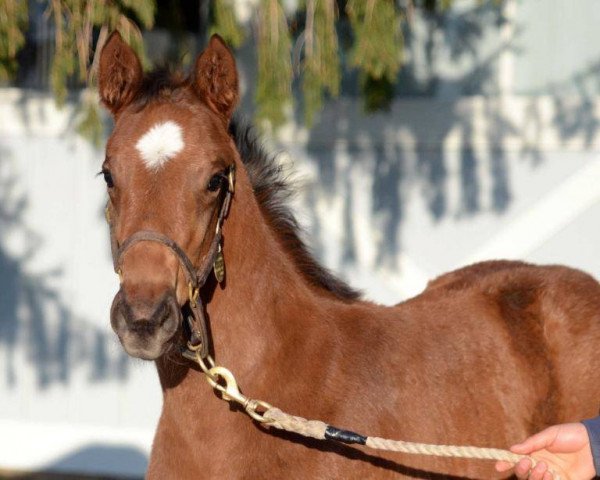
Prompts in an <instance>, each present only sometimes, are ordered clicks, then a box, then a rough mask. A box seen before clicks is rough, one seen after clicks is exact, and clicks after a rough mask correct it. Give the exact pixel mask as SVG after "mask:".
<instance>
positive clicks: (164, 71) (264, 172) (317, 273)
mask: <svg viewBox="0 0 600 480" xmlns="http://www.w3.org/2000/svg"><path fill="white" fill-rule="evenodd" d="M189 81H190V78H189V77H184V76H183V75H180V74H178V73H174V71H173V70H172V69H171V68H170V67H168V66H167V67H160V68H157V69H155V70H154V71H152V72H149V73H147V74H146V75H144V79H143V81H142V85H141V86H140V89H139V91H138V93H137V95H136V97H135V100H134V101H135V103H136V104H137V105H138V108H143V107H144V106H145V105H146V104H148V103H149V102H151V101H154V100H161V99H165V100H172V101H177V100H178V98H177V97H178V95H179V94H180V93H181V92H183V91H184V89H183V88H182V87H185V86H186V85H187V84H189ZM229 133H230V134H231V136H232V137H233V139H234V141H235V144H236V146H237V149H238V151H239V153H240V156H241V158H242V161H243V162H244V165H245V166H246V170H247V171H248V176H249V177H250V182H251V183H252V187H253V189H254V194H255V195H256V198H257V200H258V203H259V205H260V208H261V210H262V212H263V215H264V216H265V218H266V220H267V221H268V222H269V224H270V225H271V228H272V229H273V230H274V231H275V232H276V233H277V234H278V235H279V238H280V240H281V242H282V243H283V245H284V247H285V249H286V250H287V251H288V252H289V253H290V255H291V257H292V259H293V260H294V262H295V263H296V266H297V267H298V270H299V271H300V273H301V274H302V275H304V277H305V278H306V280H308V282H309V283H310V284H311V285H313V286H315V287H318V288H322V289H324V290H325V291H327V292H329V293H330V294H332V295H333V296H335V297H337V298H339V299H341V300H344V301H352V300H356V299H357V298H359V297H360V293H359V292H358V291H356V290H354V289H352V288H350V287H349V286H348V285H347V284H346V283H345V282H343V281H342V280H340V279H338V278H337V277H335V276H334V275H333V274H332V273H331V272H330V271H329V270H327V269H326V268H325V267H323V266H321V265H320V264H319V263H318V262H317V261H316V260H315V259H314V257H313V256H312V255H311V253H310V252H309V250H308V248H307V246H306V245H305V243H304V242H303V241H302V239H301V238H300V227H299V225H298V222H297V221H296V218H295V217H294V215H293V214H292V212H291V211H290V209H289V207H288V205H287V202H286V201H287V199H288V197H289V196H290V194H291V191H290V188H289V183H288V182H287V181H286V179H285V178H284V177H283V175H282V172H281V167H280V165H279V164H278V163H277V161H276V159H275V157H274V156H273V155H269V154H268V153H267V152H266V151H265V150H264V149H263V148H262V145H261V144H260V142H259V140H258V138H257V136H256V135H255V134H254V133H253V129H252V127H251V126H250V125H249V124H246V123H242V122H239V121H236V120H234V121H232V122H231V125H230V128H229Z"/></svg>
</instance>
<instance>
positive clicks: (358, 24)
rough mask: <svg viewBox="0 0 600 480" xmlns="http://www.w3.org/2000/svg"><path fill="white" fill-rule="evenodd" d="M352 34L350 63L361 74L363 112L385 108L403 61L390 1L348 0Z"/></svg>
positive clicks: (397, 23) (396, 15)
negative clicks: (353, 38) (352, 42)
mask: <svg viewBox="0 0 600 480" xmlns="http://www.w3.org/2000/svg"><path fill="white" fill-rule="evenodd" d="M346 11H347V13H348V17H349V18H350V23H351V25H352V30H353V32H354V35H355V40H354V47H353V49H352V55H351V62H352V64H353V65H354V66H356V67H358V68H359V69H360V71H361V75H360V77H361V88H362V89H363V95H364V98H365V110H367V111H373V110H377V109H380V108H382V107H387V106H388V105H389V102H390V101H391V99H392V97H393V84H394V83H395V81H396V76H397V75H398V72H399V70H400V67H401V65H402V59H403V55H402V52H403V48H404V37H403V36H402V29H401V26H400V14H399V12H397V11H396V7H395V5H394V1H393V0H349V1H348V5H347V7H346Z"/></svg>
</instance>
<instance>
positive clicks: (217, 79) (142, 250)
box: [99, 32, 239, 359]
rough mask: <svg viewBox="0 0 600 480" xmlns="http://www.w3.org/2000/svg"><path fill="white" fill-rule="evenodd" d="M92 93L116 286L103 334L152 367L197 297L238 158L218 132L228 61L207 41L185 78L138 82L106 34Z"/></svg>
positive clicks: (232, 96)
mask: <svg viewBox="0 0 600 480" xmlns="http://www.w3.org/2000/svg"><path fill="white" fill-rule="evenodd" d="M157 75H158V76H160V75H164V81H161V79H160V78H157ZM99 93H100V98H101V100H102V103H103V104H104V105H105V106H106V107H107V108H108V110H109V111H110V112H111V114H112V116H113V119H114V129H113V132H112V134H111V135H110V138H109V140H108V142H107V146H106V158H105V160H104V163H103V165H102V173H103V175H104V179H105V180H106V184H107V189H108V195H109V201H108V207H107V216H109V217H110V219H109V222H110V224H111V236H112V241H113V245H114V249H113V256H114V257H115V267H116V270H118V273H119V275H120V278H121V286H120V290H119V292H118V293H117V295H116V296H115V298H114V301H113V304H112V307H111V314H110V315H111V325H112V327H113V329H114V331H115V332H116V333H117V335H118V337H119V339H120V341H121V343H122V345H123V347H124V348H125V350H126V351H127V352H128V353H129V354H130V355H132V356H134V357H139V358H143V359H156V358H158V357H160V356H161V355H163V354H164V353H166V352H167V351H169V350H170V349H171V348H172V347H173V346H174V345H175V344H176V343H177V342H178V340H179V339H180V338H181V335H182V332H183V329H182V318H183V317H182V308H185V307H186V304H188V302H189V301H190V297H193V296H197V294H198V287H199V286H198V285H196V284H194V283H195V280H194V278H191V277H192V276H194V273H195V272H196V270H197V269H198V268H199V266H200V265H202V264H203V262H204V263H206V261H207V259H208V256H210V255H211V253H210V251H211V245H212V246H213V247H214V246H215V244H216V243H218V240H219V238H217V237H216V235H217V234H218V228H219V227H220V224H219V223H220V221H221V220H222V219H221V218H220V217H222V216H223V210H224V207H223V202H224V201H225V196H226V193H224V192H226V191H227V189H228V188H231V187H232V185H229V186H228V183H232V182H231V174H232V172H233V168H234V165H235V163H236V161H237V160H238V158H239V155H238V153H237V150H236V148H235V145H234V143H233V141H232V139H231V137H230V136H229V134H228V131H227V129H228V124H229V122H230V120H231V116H232V113H233V110H234V108H235V106H236V104H237V101H238V97H239V93H238V79H237V72H236V66H235V60H234V58H233V56H232V54H231V52H230V51H229V49H228V48H227V46H226V45H225V44H224V43H223V41H222V40H221V38H220V37H218V36H213V37H212V38H211V39H210V42H209V44H208V47H207V48H206V49H205V50H204V52H202V53H201V54H200V55H199V56H198V58H197V59H196V62H195V66H194V68H193V71H192V72H191V74H190V75H189V76H188V77H173V76H171V75H167V74H166V73H164V72H163V73H160V72H159V73H157V72H154V73H152V74H147V75H145V74H144V72H143V70H142V66H141V62H140V60H139V58H138V57H137V55H136V54H135V52H134V51H133V50H132V49H131V48H130V47H129V46H128V45H127V44H126V43H125V42H124V41H123V39H122V38H121V36H120V35H119V34H118V33H116V32H115V33H113V34H112V35H111V36H110V38H109V39H108V41H107V43H106V44H105V46H104V48H103V50H102V52H101V56H100V65H99ZM228 176H229V182H228ZM231 189H232V188H231ZM227 200H229V198H227ZM140 232H142V233H140ZM218 248H219V249H220V246H218ZM213 249H214V248H213ZM208 260H211V259H208ZM211 269H212V264H211ZM192 300H193V299H192Z"/></svg>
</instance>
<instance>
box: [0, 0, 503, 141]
mask: <svg viewBox="0 0 600 480" xmlns="http://www.w3.org/2000/svg"><path fill="white" fill-rule="evenodd" d="M37 1H39V2H41V3H43V4H45V5H46V7H47V9H46V10H47V12H48V14H49V16H50V19H51V21H52V22H53V24H54V32H55V38H54V54H53V57H52V63H51V68H50V81H51V82H50V83H51V87H52V91H53V94H54V97H55V99H56V102H57V104H59V105H62V104H63V103H64V102H65V100H66V98H67V94H68V87H69V86H82V85H87V86H88V87H89V88H90V90H89V91H88V92H85V93H84V94H83V96H82V99H83V100H82V102H81V103H80V105H79V108H80V110H79V113H78V119H79V123H78V125H77V129H78V131H79V132H80V133H81V134H82V135H84V136H86V137H87V138H89V139H91V140H92V141H93V142H94V143H98V142H100V139H101V135H102V123H101V117H100V112H99V108H98V104H97V100H96V98H95V90H94V86H95V84H96V75H95V73H96V70H97V67H98V62H99V52H100V51H101V49H102V46H103V45H104V42H105V41H106V39H107V37H108V34H109V32H111V31H113V30H119V31H120V32H121V35H122V36H123V38H124V39H125V41H126V42H128V43H129V44H130V45H131V46H132V47H133V48H134V50H135V51H136V52H137V53H138V55H139V56H140V59H141V60H142V64H143V65H144V67H148V66H149V65H148V63H149V62H148V61H147V58H146V56H145V54H144V48H143V42H142V35H141V31H140V28H142V29H151V28H152V27H153V25H154V17H155V15H156V12H157V3H156V0H87V1H84V0H37ZM182 1H183V0H182ZM203 1H207V0H203ZM477 2H478V4H479V5H481V6H483V5H486V4H487V5H494V6H496V7H498V6H500V5H501V4H502V2H503V0H477ZM28 3H29V2H28V1H27V0H0V81H1V80H7V79H9V78H11V77H12V76H13V75H14V74H15V72H16V68H17V62H16V56H17V54H18V52H19V49H21V48H22V47H23V45H24V43H25V35H24V32H25V31H26V29H27V27H28V13H29V12H28ZM283 3H284V0H260V2H259V3H258V5H257V6H256V17H255V19H254V20H255V21H254V22H252V25H256V27H257V28H256V29H255V31H256V51H257V61H258V69H257V70H258V78H257V85H256V91H255V100H256V117H257V119H258V120H259V121H260V122H261V124H262V125H270V126H271V127H273V128H277V127H278V126H280V125H281V124H283V123H284V122H285V120H286V119H287V116H288V115H289V113H290V112H291V109H292V107H293V104H292V102H293V97H292V81H293V71H292V40H291V33H290V30H291V31H293V33H294V35H295V36H297V37H298V42H297V43H298V45H297V48H294V51H295V52H298V51H300V52H301V53H303V55H302V57H301V61H300V65H299V66H300V68H299V69H298V70H299V72H300V73H301V91H302V96H303V107H304V111H303V113H304V121H305V124H306V125H307V126H311V125H312V124H313V122H314V119H315V116H316V115H317V114H318V112H319V111H320V110H321V109H322V108H323V104H324V102H325V99H326V98H327V97H337V96H338V95H339V92H340V83H341V76H342V73H341V63H342V62H341V58H346V55H347V59H348V61H347V63H346V68H357V69H358V70H359V83H360V88H361V89H362V93H363V100H364V107H365V110H366V111H367V112H372V111H376V110H381V109H386V108H388V107H389V105H390V102H391V101H392V98H393V95H394V85H395V83H396V81H397V76H398V72H399V70H400V68H401V66H402V62H403V49H404V38H403V35H402V28H401V27H402V22H403V21H404V18H403V15H402V11H401V10H400V9H399V8H398V7H396V3H397V2H396V1H395V0H347V2H344V1H342V0H302V1H301V2H300V7H299V11H298V12H295V16H294V17H293V21H292V22H291V23H292V27H291V28H290V26H289V25H288V21H287V18H286V16H285V13H284V9H283V6H282V4H283ZM409 3H410V5H412V7H414V8H419V9H422V10H424V11H426V12H430V13H435V12H437V13H441V14H443V13H444V12H445V11H446V10H448V9H450V8H452V6H453V5H454V3H455V0H411V1H410V2H409ZM344 4H345V9H344V10H343V11H340V12H338V11H337V8H338V5H344ZM162 5H163V10H165V7H164V5H165V4H162ZM178 5H180V3H179V2H177V1H172V2H170V3H169V7H168V8H166V13H165V11H163V14H169V15H170V14H171V13H172V14H173V16H174V18H178V19H180V20H181V18H182V16H183V11H182V10H179V7H178ZM235 5H236V0H212V1H211V2H210V6H211V11H210V13H211V14H210V21H211V26H210V33H219V34H220V35H221V36H222V37H223V38H224V39H225V41H226V42H227V43H229V44H230V45H231V46H233V47H240V46H241V45H242V44H243V43H244V41H246V35H245V28H243V27H242V26H240V25H239V23H238V21H237V19H236V15H235ZM338 15H339V16H340V17H341V21H342V22H344V23H343V25H342V27H341V31H348V30H347V28H346V27H349V29H350V31H351V35H349V36H347V37H348V38H350V37H351V42H350V43H348V44H344V45H343V46H342V47H340V45H339V40H338V34H337V28H336V27H337V25H339V22H340V18H338ZM301 16H303V18H304V21H303V20H302V17H301ZM348 21H349V25H348V23H347V22H348ZM302 26H304V29H302ZM173 29H174V27H172V28H171V30H173ZM94 34H98V37H97V38H98V40H97V42H96V45H94V38H95V35H94ZM342 38H346V37H342ZM175 43H176V44H177V45H178V48H187V47H185V46H184V47H182V45H184V44H183V41H182V39H181V38H179V39H178V40H177V41H176V42H175Z"/></svg>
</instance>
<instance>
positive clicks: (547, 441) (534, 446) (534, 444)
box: [510, 426, 558, 455]
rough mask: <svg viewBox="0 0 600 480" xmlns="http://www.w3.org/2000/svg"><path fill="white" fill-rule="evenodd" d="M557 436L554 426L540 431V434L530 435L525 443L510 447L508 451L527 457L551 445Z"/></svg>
mask: <svg viewBox="0 0 600 480" xmlns="http://www.w3.org/2000/svg"><path fill="white" fill-rule="evenodd" d="M557 434H558V429H557V428H556V426H553V427H550V428H547V429H546V430H542V431H541V432H539V433H536V434H535V435H532V436H531V437H529V438H528V439H526V440H525V441H523V442H521V443H517V444H516V445H513V446H512V447H510V450H511V452H514V453H519V454H521V455H527V454H529V453H532V452H535V451H537V450H541V449H543V448H546V447H549V446H550V445H552V443H553V442H554V440H555V439H556V435H557Z"/></svg>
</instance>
